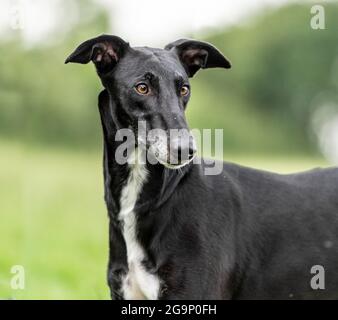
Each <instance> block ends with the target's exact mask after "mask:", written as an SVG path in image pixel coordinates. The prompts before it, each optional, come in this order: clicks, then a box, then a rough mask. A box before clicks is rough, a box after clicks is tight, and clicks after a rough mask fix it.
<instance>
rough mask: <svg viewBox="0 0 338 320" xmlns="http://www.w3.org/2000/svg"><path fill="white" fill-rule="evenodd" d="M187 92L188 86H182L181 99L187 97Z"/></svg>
mask: <svg viewBox="0 0 338 320" xmlns="http://www.w3.org/2000/svg"><path fill="white" fill-rule="evenodd" d="M189 91H190V90H189V87H188V86H182V88H181V92H180V94H181V96H182V97H183V96H187V95H188V94H189Z"/></svg>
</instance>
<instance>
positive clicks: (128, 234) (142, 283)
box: [119, 164, 160, 300]
mask: <svg viewBox="0 0 338 320" xmlns="http://www.w3.org/2000/svg"><path fill="white" fill-rule="evenodd" d="M146 176H147V171H146V169H145V167H144V166H142V165H139V164H135V165H133V166H131V170H130V173H129V177H128V181H127V183H126V185H125V186H124V187H123V189H122V192H121V199H120V205H121V210H120V213H119V219H120V220H121V222H122V226H123V227H122V234H123V237H124V241H125V243H126V248H127V261H128V273H127V274H126V275H124V276H123V278H122V286H121V291H122V294H123V297H124V299H127V300H130V299H151V300H155V299H157V298H158V294H159V290H160V280H159V278H158V277H157V275H155V274H151V273H149V272H148V271H147V270H146V269H145V267H144V265H143V263H142V262H143V261H144V260H145V258H146V254H145V251H144V249H143V248H142V246H141V244H140V243H139V241H138V240H137V236H136V230H137V228H136V223H137V221H136V217H135V212H134V207H135V204H136V201H137V198H138V195H139V194H140V192H141V189H142V185H143V184H144V182H145V179H146Z"/></svg>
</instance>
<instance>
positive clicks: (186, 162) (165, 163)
mask: <svg viewBox="0 0 338 320" xmlns="http://www.w3.org/2000/svg"><path fill="white" fill-rule="evenodd" d="M155 158H156V160H157V161H158V162H159V163H160V164H161V165H163V166H164V167H166V168H168V169H171V170H177V169H180V168H183V167H185V166H187V165H188V164H189V163H191V162H192V161H193V160H194V158H195V155H194V156H193V157H192V158H191V159H189V160H187V161H184V162H181V163H179V164H171V163H168V162H167V161H163V160H161V159H159V158H157V157H156V156H155Z"/></svg>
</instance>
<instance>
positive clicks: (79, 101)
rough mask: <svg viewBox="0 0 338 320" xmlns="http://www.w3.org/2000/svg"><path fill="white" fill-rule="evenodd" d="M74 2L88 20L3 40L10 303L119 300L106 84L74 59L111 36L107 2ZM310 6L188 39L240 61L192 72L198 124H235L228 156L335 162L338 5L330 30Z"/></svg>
mask: <svg viewBox="0 0 338 320" xmlns="http://www.w3.org/2000/svg"><path fill="white" fill-rule="evenodd" d="M67 3H68V2H66V1H65V2H64V10H66V11H67ZM74 3H75V4H76V6H77V7H76V8H77V16H78V19H77V20H75V22H74V21H73V22H72V24H71V26H69V27H67V19H66V18H65V19H63V20H60V24H62V25H63V28H61V29H57V30H54V31H53V32H51V33H50V34H49V35H48V41H45V42H42V43H39V44H38V45H32V46H27V44H26V43H25V41H24V39H23V36H22V32H21V30H15V29H11V30H9V31H8V32H7V34H6V36H5V37H4V36H0V150H1V151H0V152H1V156H0V181H1V183H0V298H2V299H11V298H13V299H106V298H109V294H108V287H107V286H106V281H105V272H106V264H107V254H108V248H107V245H108V225H107V216H106V210H105V206H104V202H103V178H102V165H101V162H102V161H101V153H102V137H101V128H100V123H99V114H98V112H97V107H96V105H97V95H98V93H99V91H100V90H101V85H100V83H99V81H98V78H97V76H96V75H95V72H94V68H93V67H92V66H89V65H88V66H85V67H83V66H82V67H81V66H79V65H67V66H65V65H64V64H63V62H64V59H65V57H66V56H67V55H68V54H69V53H70V52H71V51H72V50H73V49H74V48H75V46H77V45H78V44H79V43H81V42H82V41H83V40H86V39H88V38H90V37H93V36H96V35H98V34H101V33H112V31H111V28H110V24H109V16H108V14H107V12H106V11H105V9H104V7H102V6H100V5H99V4H98V3H97V2H95V1H89V0H86V1H80V0H78V1H74V2H73V5H74ZM311 6H312V4H310V3H304V4H297V5H290V6H288V5H286V6H282V7H281V8H275V9H270V10H264V11H263V12H260V13H259V14H255V15H254V16H251V17H250V18H248V19H247V20H246V21H245V24H238V25H233V26H231V27H226V28H225V27H224V28H222V26H219V28H217V29H208V30H201V31H200V32H198V33H194V34H191V33H189V32H187V33H185V34H182V36H185V37H194V38H198V39H202V40H206V41H209V42H211V43H213V44H214V45H216V46H217V47H218V48H219V49H220V50H221V51H222V52H223V53H225V55H227V56H228V57H229V58H230V60H231V61H232V64H233V68H232V69H231V70H230V71H224V70H208V71H202V72H200V73H199V74H198V75H197V76H196V77H195V78H194V79H192V81H191V82H192V99H191V102H190V105H189V108H188V119H189V123H190V127H191V128H223V129H224V159H225V160H228V161H234V162H237V163H240V164H244V165H248V166H253V167H256V168H262V169H266V170H273V171H277V172H281V173H287V172H293V171H298V170H305V169H309V168H312V167H316V166H327V165H330V164H333V163H334V161H335V159H336V157H335V155H336V153H335V151H334V150H333V149H334V148H331V147H330V146H332V143H331V144H330V141H336V142H337V140H334V139H336V138H335V137H337V136H336V135H335V133H336V132H337V131H335V130H334V128H336V126H335V124H337V123H336V122H332V121H333V119H337V118H336V116H337V107H336V106H337V103H338V95H337V88H338V42H337V32H338V20H337V18H336V17H337V13H338V6H337V5H336V4H335V3H325V18H326V20H325V24H326V28H325V30H313V29H311V27H310V19H311V16H312V15H311V14H310V8H311ZM66 11H65V12H66ZM120 36H122V37H123V35H120ZM126 40H128V39H126ZM173 40H174V39H173ZM145 45H149V44H145ZM328 128H329V129H328ZM332 150H333V151H332ZM13 265H22V266H24V268H25V272H26V281H25V289H24V290H13V289H12V288H11V286H10V279H11V277H12V276H13V275H12V274H11V273H10V270H11V267H12V266H13Z"/></svg>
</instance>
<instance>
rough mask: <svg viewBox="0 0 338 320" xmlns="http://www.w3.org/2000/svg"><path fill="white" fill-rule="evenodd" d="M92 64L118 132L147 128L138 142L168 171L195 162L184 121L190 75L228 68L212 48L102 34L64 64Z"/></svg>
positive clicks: (206, 45) (201, 43)
mask: <svg viewBox="0 0 338 320" xmlns="http://www.w3.org/2000/svg"><path fill="white" fill-rule="evenodd" d="M90 61H92V62H93V63H94V64H95V66H96V70H97V73H98V75H99V77H100V79H101V82H102V84H103V86H104V87H105V88H106V89H107V91H108V93H109V97H110V99H111V101H112V102H113V104H114V108H113V112H114V113H115V114H114V119H116V121H117V122H118V127H119V128H131V129H132V130H133V131H134V133H135V134H136V135H137V134H138V133H139V123H140V122H141V123H143V124H145V125H146V130H147V132H148V133H149V134H148V136H147V139H146V140H144V139H138V141H137V142H138V143H143V144H144V145H145V146H146V147H147V150H148V151H150V152H151V153H152V154H153V155H154V156H155V157H156V159H157V160H158V161H159V162H160V163H162V164H163V165H165V166H167V167H170V168H178V167H181V166H183V165H185V164H187V163H189V162H190V161H191V160H192V159H193V157H194V156H195V153H196V147H195V143H194V140H193V137H192V136H191V134H190V132H189V128H188V125H187V121H186V118H185V109H186V106H187V103H188V101H189V98H190V84H189V77H192V76H193V75H194V74H195V73H196V72H197V71H198V70H199V69H205V68H215V67H221V68H230V62H229V61H228V60H227V59H226V58H225V57H224V56H223V55H222V54H221V53H220V52H219V51H218V50H217V49H216V48H215V47H214V46H212V45H211V44H209V43H206V42H200V41H195V40H185V39H182V40H178V41H175V42H173V43H170V44H168V45H167V46H166V47H165V48H164V49H155V48H148V47H130V46H129V44H128V43H127V42H125V41H124V40H122V39H121V38H119V37H116V36H110V35H102V36H99V37H97V38H94V39H90V40H87V41H85V42H84V43H82V44H81V45H80V46H79V47H78V48H76V50H75V51H74V52H73V53H72V54H71V55H70V56H69V57H68V58H67V60H66V63H68V62H75V63H82V64H86V63H88V62H90Z"/></svg>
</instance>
